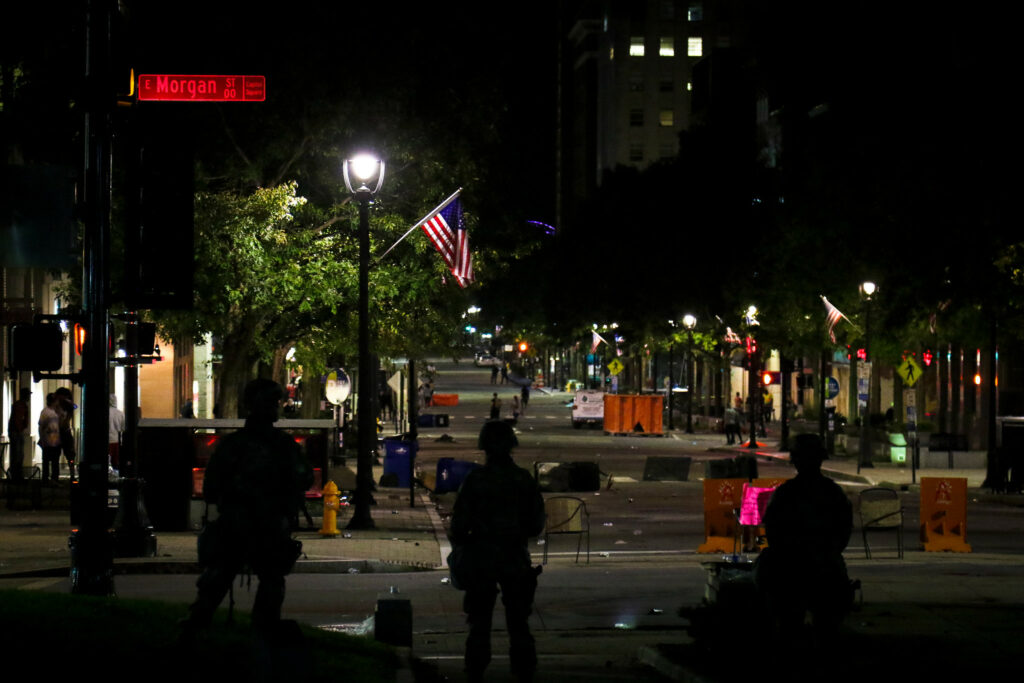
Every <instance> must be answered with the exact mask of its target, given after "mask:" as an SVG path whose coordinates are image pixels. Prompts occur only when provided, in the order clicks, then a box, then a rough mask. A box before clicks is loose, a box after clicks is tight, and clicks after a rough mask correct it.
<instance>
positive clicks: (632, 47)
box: [629, 36, 644, 57]
mask: <svg viewBox="0 0 1024 683" xmlns="http://www.w3.org/2000/svg"><path fill="white" fill-rule="evenodd" d="M629 56H630V57H643V56H644V38H643V36H633V37H632V38H630V39H629Z"/></svg>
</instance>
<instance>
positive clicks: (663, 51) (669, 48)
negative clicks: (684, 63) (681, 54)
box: [658, 36, 676, 57]
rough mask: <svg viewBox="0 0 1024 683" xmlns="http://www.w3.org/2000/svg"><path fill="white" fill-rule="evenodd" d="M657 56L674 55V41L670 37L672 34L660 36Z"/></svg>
mask: <svg viewBox="0 0 1024 683" xmlns="http://www.w3.org/2000/svg"><path fill="white" fill-rule="evenodd" d="M658 56H659V57H675V56H676V43H675V40H673V39H672V36H668V37H665V36H662V38H661V42H660V43H659V45H658Z"/></svg>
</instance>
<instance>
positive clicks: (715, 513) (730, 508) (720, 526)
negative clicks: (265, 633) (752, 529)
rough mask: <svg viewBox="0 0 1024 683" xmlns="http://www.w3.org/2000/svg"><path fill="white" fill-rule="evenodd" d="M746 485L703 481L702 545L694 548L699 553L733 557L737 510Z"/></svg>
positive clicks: (712, 480) (740, 481) (745, 481)
mask: <svg viewBox="0 0 1024 683" xmlns="http://www.w3.org/2000/svg"><path fill="white" fill-rule="evenodd" d="M746 483H747V480H746V479H705V480H704V542H703V543H701V544H700V545H699V546H698V547H697V552H698V553H732V552H733V551H734V550H735V549H736V539H737V537H738V531H739V527H738V526H737V524H738V522H739V520H737V519H736V510H738V509H739V508H740V504H741V503H742V501H743V498H742V496H743V485H744V484H746Z"/></svg>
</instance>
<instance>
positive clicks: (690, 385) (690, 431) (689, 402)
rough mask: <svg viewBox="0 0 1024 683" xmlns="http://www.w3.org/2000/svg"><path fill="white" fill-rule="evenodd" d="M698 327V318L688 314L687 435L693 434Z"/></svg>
mask: <svg viewBox="0 0 1024 683" xmlns="http://www.w3.org/2000/svg"><path fill="white" fill-rule="evenodd" d="M696 326H697V317H696V316H694V315H692V314H690V313H687V314H686V315H684V316H683V327H685V328H686V333H687V340H686V433H687V434H693V374H694V373H693V328H694V327H696Z"/></svg>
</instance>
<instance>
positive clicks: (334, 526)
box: [320, 481, 341, 536]
mask: <svg viewBox="0 0 1024 683" xmlns="http://www.w3.org/2000/svg"><path fill="white" fill-rule="evenodd" d="M323 501H324V523H323V526H322V527H320V535H321V536H337V535H338V534H339V533H341V532H339V531H338V508H340V507H341V492H340V491H338V486H337V484H335V483H334V482H333V481H329V482H327V486H325V487H324V490H323Z"/></svg>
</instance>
